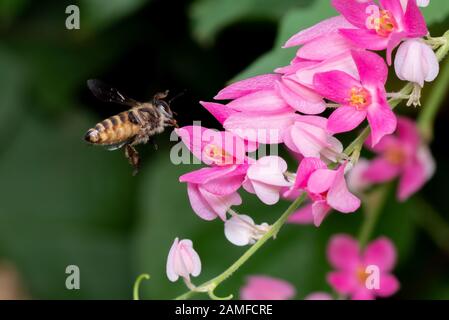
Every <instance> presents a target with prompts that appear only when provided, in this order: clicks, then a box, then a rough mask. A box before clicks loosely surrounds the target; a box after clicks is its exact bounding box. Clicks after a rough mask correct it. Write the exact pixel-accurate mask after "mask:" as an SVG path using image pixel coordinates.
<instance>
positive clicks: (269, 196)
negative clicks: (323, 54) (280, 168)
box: [251, 180, 281, 206]
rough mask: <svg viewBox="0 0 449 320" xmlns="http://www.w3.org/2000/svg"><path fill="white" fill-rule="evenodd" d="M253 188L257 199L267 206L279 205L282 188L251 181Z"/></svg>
mask: <svg viewBox="0 0 449 320" xmlns="http://www.w3.org/2000/svg"><path fill="white" fill-rule="evenodd" d="M251 184H252V188H253V189H254V193H255V194H256V195H257V197H258V198H259V199H260V201H262V202H263V203H265V204H266V205H269V206H271V205H273V204H276V203H278V201H279V198H280V195H279V193H280V191H281V188H280V187H278V186H275V185H271V184H267V183H263V182H259V181H255V180H251Z"/></svg>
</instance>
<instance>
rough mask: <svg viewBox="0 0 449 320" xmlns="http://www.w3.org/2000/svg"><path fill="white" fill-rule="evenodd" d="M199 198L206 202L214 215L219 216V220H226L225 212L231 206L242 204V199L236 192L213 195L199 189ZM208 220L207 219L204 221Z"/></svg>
mask: <svg viewBox="0 0 449 320" xmlns="http://www.w3.org/2000/svg"><path fill="white" fill-rule="evenodd" d="M198 190H199V192H200V194H201V196H202V197H203V199H204V200H205V201H206V202H207V204H208V205H209V206H210V208H212V210H213V212H214V213H215V215H217V216H219V217H220V219H221V220H223V221H225V220H226V212H227V211H228V210H229V208H231V207H232V206H238V205H241V204H242V198H240V195H239V194H238V193H237V192H234V193H232V194H229V195H224V196H220V195H215V194H213V193H210V192H209V191H207V190H205V189H203V188H201V187H199V188H198ZM205 220H208V219H205Z"/></svg>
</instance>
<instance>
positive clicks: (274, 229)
mask: <svg viewBox="0 0 449 320" xmlns="http://www.w3.org/2000/svg"><path fill="white" fill-rule="evenodd" d="M305 198H306V194H305V193H303V194H302V195H301V196H299V197H298V198H297V199H296V200H295V201H294V202H293V203H291V204H290V206H289V207H288V208H287V210H285V212H284V213H283V214H282V215H281V217H280V218H279V219H278V220H277V221H276V222H275V223H274V224H273V225H272V226H271V229H270V230H269V231H268V232H267V233H266V234H265V235H264V236H263V237H262V238H260V239H259V240H258V241H257V242H256V243H255V244H254V245H252V246H251V247H250V248H249V249H248V250H247V251H246V252H245V253H244V254H243V255H242V256H241V257H240V258H239V259H238V260H237V261H235V262H234V263H233V264H232V265H231V266H230V267H229V268H228V269H226V270H225V271H224V272H223V273H221V274H220V275H218V276H217V277H215V278H213V279H212V280H209V281H207V282H205V283H203V284H202V285H200V286H198V287H197V289H196V290H195V291H188V292H186V293H184V294H182V295H180V296H179V297H177V298H176V300H184V299H188V298H190V297H191V296H193V295H194V294H196V293H199V292H208V293H209V295H210V296H211V297H213V298H218V297H217V296H215V294H214V290H215V288H216V287H217V286H218V285H219V284H220V283H222V282H223V281H225V280H226V279H227V278H229V277H230V276H231V275H232V274H233V273H234V272H236V271H237V270H238V269H239V268H240V267H241V266H242V265H243V264H244V263H245V262H246V261H247V260H248V259H249V258H251V256H252V255H253V254H254V253H256V252H257V250H259V248H260V247H262V246H263V245H264V244H265V242H267V241H268V240H269V239H270V238H274V237H276V235H277V233H278V232H279V230H280V229H281V228H282V226H283V225H284V224H285V222H286V221H287V219H288V217H289V216H290V215H291V214H292V213H293V212H295V211H296V209H298V208H299V206H300V205H301V203H302V202H303V201H304V200H305ZM227 298H229V297H227Z"/></svg>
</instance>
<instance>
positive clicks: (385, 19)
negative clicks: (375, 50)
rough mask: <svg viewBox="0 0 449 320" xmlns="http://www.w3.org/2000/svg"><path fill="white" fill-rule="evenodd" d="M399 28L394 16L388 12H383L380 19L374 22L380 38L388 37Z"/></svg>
mask: <svg viewBox="0 0 449 320" xmlns="http://www.w3.org/2000/svg"><path fill="white" fill-rule="evenodd" d="M396 28H397V23H396V20H395V18H394V16H393V14H392V13H391V12H390V11H388V10H381V11H380V14H379V17H378V18H376V19H375V20H374V30H376V33H377V34H378V35H379V36H382V37H388V36H389V35H390V34H391V33H392V32H393V31H394V30H395V29H396Z"/></svg>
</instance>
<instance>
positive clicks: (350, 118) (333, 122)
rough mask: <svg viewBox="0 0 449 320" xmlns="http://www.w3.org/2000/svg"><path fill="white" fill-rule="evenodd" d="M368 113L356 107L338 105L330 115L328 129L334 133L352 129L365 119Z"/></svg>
mask: <svg viewBox="0 0 449 320" xmlns="http://www.w3.org/2000/svg"><path fill="white" fill-rule="evenodd" d="M366 115H367V112H366V111H361V110H357V109H355V108H354V107H349V106H341V107H338V108H337V109H336V110H335V111H334V112H332V114H331V115H330V116H329V120H328V122H327V129H328V130H329V131H330V132H332V133H341V132H349V131H352V130H353V129H355V128H357V127H358V126H359V125H360V124H361V123H362V122H363V120H365V118H366Z"/></svg>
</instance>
